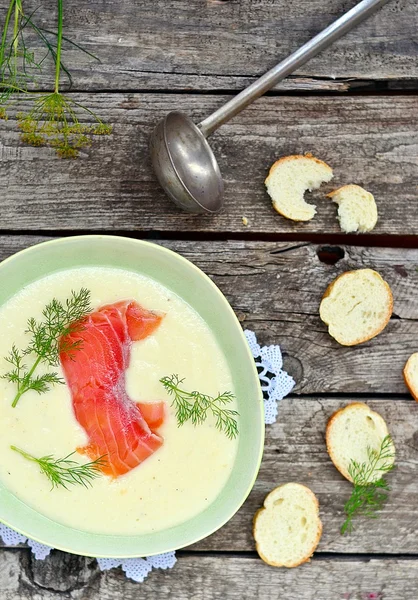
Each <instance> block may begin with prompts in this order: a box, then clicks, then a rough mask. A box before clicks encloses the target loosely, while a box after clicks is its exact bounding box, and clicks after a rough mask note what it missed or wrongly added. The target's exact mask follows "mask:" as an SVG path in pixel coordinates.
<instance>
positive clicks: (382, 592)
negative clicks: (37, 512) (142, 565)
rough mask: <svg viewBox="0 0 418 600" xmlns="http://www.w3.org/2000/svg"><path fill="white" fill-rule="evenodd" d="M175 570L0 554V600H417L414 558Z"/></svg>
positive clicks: (192, 564) (190, 560)
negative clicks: (145, 572)
mask: <svg viewBox="0 0 418 600" xmlns="http://www.w3.org/2000/svg"><path fill="white" fill-rule="evenodd" d="M174 569H175V570H174V571H153V572H152V573H151V574H150V576H149V577H148V579H147V580H146V581H145V582H144V583H142V584H137V583H134V582H132V581H129V580H126V578H125V575H124V574H123V573H122V572H121V571H120V570H112V571H109V572H107V573H102V572H100V571H99V570H98V567H97V564H96V561H94V560H92V559H84V558H77V557H75V556H73V557H69V556H68V557H67V556H66V555H62V554H60V553H57V554H55V555H53V556H52V557H51V558H50V559H48V560H47V561H45V562H41V561H39V562H36V561H33V560H31V559H30V558H29V557H28V556H27V555H26V553H25V551H20V552H11V551H8V552H3V553H0V592H1V593H2V596H1V597H2V600H58V599H62V598H68V599H69V600H137V599H138V598H144V599H145V600H174V599H175V600H200V599H203V598H204V600H253V599H255V600H266V599H272V600H273V599H274V600H279V599H283V600H284V599H286V600H293V599H295V600H296V599H297V600H416V580H417V577H418V561H413V560H408V559H405V558H391V559H386V560H384V559H378V558H375V559H372V558H371V559H367V560H361V559H358V558H351V559H347V560H342V561H341V560H334V559H326V560H324V559H322V560H318V559H316V558H314V559H313V560H312V561H311V562H310V563H307V564H305V565H303V566H302V567H299V568H297V569H275V568H273V567H268V566H267V565H265V564H263V563H262V562H261V560H259V559H258V558H255V557H252V556H243V557H230V558H227V559H226V557H225V556H196V555H189V554H186V555H182V556H181V557H180V558H179V561H178V563H177V564H176V566H175V567H174Z"/></svg>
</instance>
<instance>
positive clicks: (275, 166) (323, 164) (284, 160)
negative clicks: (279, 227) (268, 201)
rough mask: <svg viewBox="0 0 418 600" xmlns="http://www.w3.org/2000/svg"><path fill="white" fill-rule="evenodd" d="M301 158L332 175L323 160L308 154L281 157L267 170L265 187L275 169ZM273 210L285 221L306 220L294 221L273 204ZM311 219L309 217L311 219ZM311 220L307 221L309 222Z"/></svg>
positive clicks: (302, 221)
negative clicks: (310, 161) (311, 161)
mask: <svg viewBox="0 0 418 600" xmlns="http://www.w3.org/2000/svg"><path fill="white" fill-rule="evenodd" d="M301 158H309V159H310V160H313V161H314V162H316V163H317V164H318V165H321V166H323V167H326V168H327V169H329V170H330V171H331V173H332V168H331V167H330V166H329V165H327V163H326V162H324V161H323V160H320V159H319V158H316V157H315V156H313V155H312V154H311V153H310V152H306V154H291V155H290V156H282V158H279V160H276V162H274V163H273V164H272V165H271V167H270V170H269V174H268V175H267V177H266V180H265V182H264V183H265V185H267V181H268V178H269V177H270V175H272V174H273V173H274V171H275V170H276V169H277V167H278V166H279V165H280V164H281V163H284V162H288V161H291V160H299V159H301ZM273 208H274V210H275V211H276V212H277V213H279V215H282V217H285V218H286V219H289V220H290V221H295V222H296V223H304V222H306V219H294V218H290V217H289V216H288V215H286V214H285V213H284V212H282V211H281V210H279V209H278V207H277V205H276V204H275V203H274V202H273ZM312 218H313V217H311V219H312ZM311 219H307V220H308V221H310V220H311Z"/></svg>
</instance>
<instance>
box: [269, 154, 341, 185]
mask: <svg viewBox="0 0 418 600" xmlns="http://www.w3.org/2000/svg"><path fill="white" fill-rule="evenodd" d="M301 158H309V159H310V160H313V161H314V162H316V163H317V164H318V165H321V166H322V167H326V168H327V169H329V170H330V171H331V172H332V168H331V167H330V166H329V165H327V163H326V162H324V161H323V160H320V159H319V158H316V157H315V156H313V154H311V153H310V152H306V154H290V155H289V156H282V158H279V159H278V160H276V162H274V163H273V164H272V165H271V167H270V170H269V174H268V176H267V178H266V181H267V179H268V178H269V176H270V175H271V174H272V173H273V171H274V170H275V169H276V168H277V167H278V165H280V164H281V163H284V162H288V161H289V160H299V159H301Z"/></svg>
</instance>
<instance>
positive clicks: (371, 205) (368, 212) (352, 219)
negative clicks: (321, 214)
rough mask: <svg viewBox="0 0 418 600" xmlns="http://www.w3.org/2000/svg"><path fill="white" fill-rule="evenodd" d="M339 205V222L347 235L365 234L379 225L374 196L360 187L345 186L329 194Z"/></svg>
mask: <svg viewBox="0 0 418 600" xmlns="http://www.w3.org/2000/svg"><path fill="white" fill-rule="evenodd" d="M327 197H328V198H331V199H332V200H333V202H336V204H338V220H339V222H340V227H341V229H342V230H343V231H345V232H346V233H353V232H359V233H365V232H366V231H371V230H372V229H373V228H374V226H375V225H376V223H377V206H376V202H375V200H374V197H373V195H372V194H371V193H370V192H368V191H366V190H365V189H364V188H362V187H360V186H359V185H354V184H350V185H344V186H343V187H340V188H338V190H334V191H333V192H331V193H330V194H327Z"/></svg>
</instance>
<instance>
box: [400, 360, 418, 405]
mask: <svg viewBox="0 0 418 600" xmlns="http://www.w3.org/2000/svg"><path fill="white" fill-rule="evenodd" d="M417 354H418V353H417V352H414V354H411V356H410V357H409V358H408V360H407V361H406V363H405V366H404V368H403V378H404V380H405V384H406V387H407V388H408V390H409V391H410V392H411V396H412V397H413V398H414V400H416V401H417V402H418V389H417V388H416V387H415V386H414V384H413V383H412V380H411V378H410V377H409V375H408V365H409V362H410V360H411V359H412V358H413V357H414V356H416V355H417Z"/></svg>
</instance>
